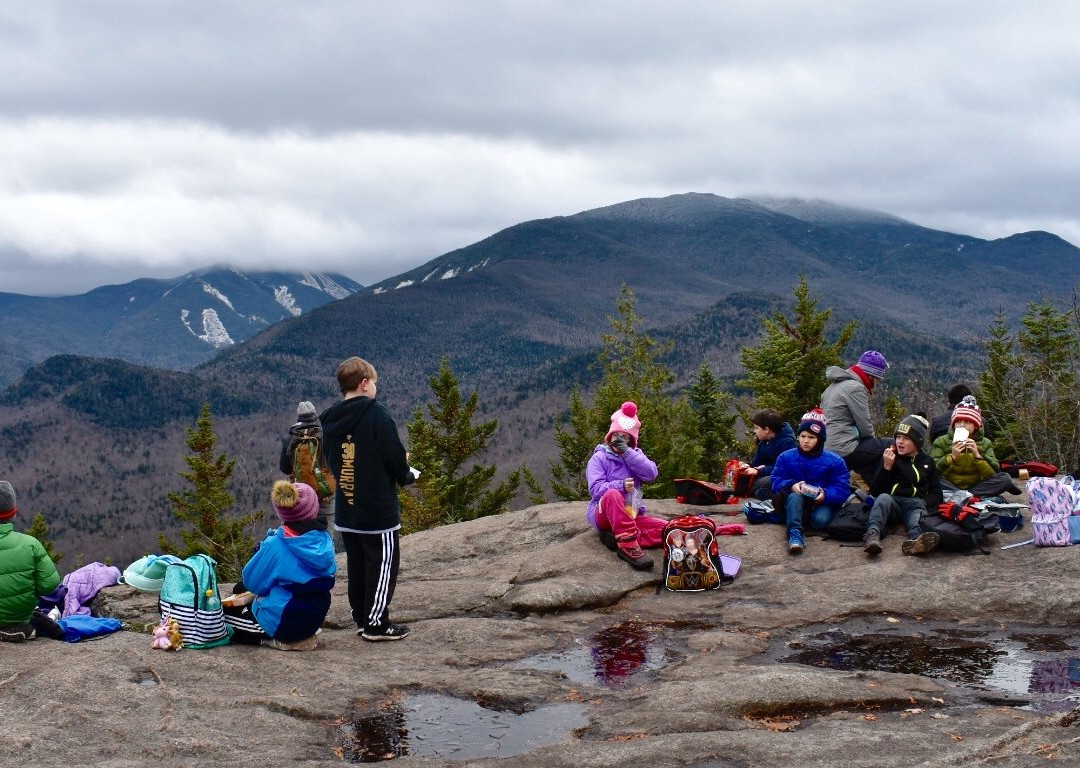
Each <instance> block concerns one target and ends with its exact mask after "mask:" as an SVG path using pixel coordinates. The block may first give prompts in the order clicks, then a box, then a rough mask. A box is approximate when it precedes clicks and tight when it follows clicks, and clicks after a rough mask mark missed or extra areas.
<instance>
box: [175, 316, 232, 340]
mask: <svg viewBox="0 0 1080 768" xmlns="http://www.w3.org/2000/svg"><path fill="white" fill-rule="evenodd" d="M190 316H191V312H189V311H188V310H186V309H181V310H180V322H182V323H183V324H184V327H185V328H187V329H188V330H189V331H191V334H192V335H193V336H195V338H197V339H199V340H200V341H204V342H206V343H207V344H209V345H210V346H212V347H214V348H215V349H221V348H222V347H228V346H230V345H232V344H234V343H235V342H234V341H233V340H232V337H230V336H229V332H228V331H227V330H225V324H224V323H222V322H221V318H220V317H218V313H217V311H216V310H213V309H204V310H203V311H202V333H199V332H198V331H197V330H196V329H195V328H192V327H191V322H190V321H189V319H188V318H189V317H190Z"/></svg>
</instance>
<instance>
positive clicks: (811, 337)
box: [739, 275, 858, 424]
mask: <svg viewBox="0 0 1080 768" xmlns="http://www.w3.org/2000/svg"><path fill="white" fill-rule="evenodd" d="M817 307H818V299H816V298H814V297H813V296H812V295H811V293H810V287H809V285H808V284H807V282H806V276H805V275H803V276H802V277H800V278H799V283H798V285H796V286H795V309H794V312H793V315H792V317H790V318H789V317H788V316H787V315H785V314H784V313H783V312H776V313H774V314H773V315H772V317H763V318H762V321H761V323H762V326H763V328H764V332H765V335H764V337H763V338H762V339H761V340H760V341H759V342H758V343H757V344H755V345H752V346H748V347H744V348H743V350H742V352H741V355H740V357H741V359H742V364H743V368H744V369H745V370H746V378H744V379H742V380H741V381H740V382H739V383H740V384H741V385H742V386H745V387H747V388H748V389H750V390H751V391H753V393H754V399H755V401H756V403H755V406H754V407H755V408H775V409H776V410H777V411H779V412H780V415H781V416H783V418H784V421H787V422H791V423H795V424H797V423H798V421H799V418H800V417H801V416H802V414H804V413H805V412H806V411H807V410H808V409H809V408H812V407H813V406H816V405H817V404H818V403H819V402H820V399H821V392H822V390H824V389H825V378H824V376H825V369H826V368H827V367H829V366H830V365H841V364H842V361H843V357H842V355H843V352H844V349H845V348H846V347H847V345H848V343H849V342H850V341H851V338H852V336H854V334H855V329H856V327H857V326H858V323H857V322H856V321H854V320H852V321H851V322H849V323H848V324H847V325H845V326H844V327H843V328H842V329H841V330H840V333H839V334H838V335H837V336H836V339H835V340H834V341H829V340H828V339H827V338H826V334H825V327H826V325H827V324H828V322H829V318H830V317H832V310H831V309H825V310H821V311H818V308H817ZM748 410H749V409H748Z"/></svg>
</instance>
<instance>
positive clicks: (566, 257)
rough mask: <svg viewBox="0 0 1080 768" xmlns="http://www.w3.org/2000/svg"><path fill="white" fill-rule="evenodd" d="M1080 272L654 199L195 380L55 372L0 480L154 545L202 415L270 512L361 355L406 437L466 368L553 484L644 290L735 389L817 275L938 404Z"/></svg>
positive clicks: (506, 245)
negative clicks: (1010, 326)
mask: <svg viewBox="0 0 1080 768" xmlns="http://www.w3.org/2000/svg"><path fill="white" fill-rule="evenodd" d="M1078 266H1080V249H1077V248H1076V247H1074V246H1072V245H1070V244H1069V243H1067V242H1066V241H1064V240H1062V239H1061V238H1058V237H1056V236H1054V235H1052V234H1049V233H1045V232H1029V233H1023V234H1017V235H1013V236H1012V237H1007V238H1002V239H1000V240H983V239H979V238H975V237H971V236H968V235H960V234H953V233H948V232H941V231H937V230H931V229H927V228H924V227H920V226H918V225H916V224H913V223H910V222H907V221H904V220H902V219H899V218H896V217H894V216H890V215H888V214H884V213H880V212H874V211H862V210H857V209H852V208H845V207H842V206H836V205H832V204H829V203H823V202H814V201H801V200H791V199H758V200H744V199H727V198H723V197H718V196H715V195H708V194H697V193H691V194H684V195H675V196H672V197H667V198H662V199H645V200H635V201H630V202H626V203H621V204H618V205H613V206H608V207H605V208H599V209H595V210H590V211H584V212H582V213H578V214H574V215H570V216H560V217H554V218H550V219H543V220H537V221H529V222H524V223H521V224H518V225H516V226H512V227H509V228H508V229H505V230H502V231H500V232H498V233H495V234H493V235H491V236H490V237H488V238H486V239H484V240H481V241H480V242H477V243H474V244H472V245H469V246H467V247H463V248H460V249H457V250H454V251H451V252H449V253H446V254H444V255H442V256H439V257H438V258H435V259H433V260H431V261H429V262H428V263H426V264H424V265H421V266H419V267H417V268H416V269H413V270H410V271H408V272H405V273H403V274H401V275H397V276H395V277H394V278H391V279H388V280H385V281H382V282H380V283H377V284H375V285H372V286H369V287H367V288H365V289H363V290H360V291H358V292H357V293H355V294H353V295H351V296H348V297H346V298H343V299H340V300H337V301H333V302H330V303H326V304H324V305H323V306H320V307H317V308H315V309H312V310H311V311H305V312H304V313H303V314H301V315H299V316H297V317H292V318H287V319H285V320H283V321H280V322H277V323H275V324H273V325H270V326H269V327H267V328H266V329H265V330H263V331H262V332H260V333H258V334H256V335H254V336H253V337H251V338H250V339H249V340H248V341H246V342H243V343H237V344H234V345H231V346H229V347H227V348H225V349H222V350H221V351H220V352H218V353H217V354H216V355H215V356H213V357H212V358H211V359H209V360H207V361H206V362H202V363H199V364H198V365H196V366H194V367H193V368H191V369H190V370H188V371H184V372H181V371H172V370H162V369H161V368H149V367H145V366H141V365H135V364H132V363H130V362H119V361H116V360H108V359H98V358H88V357H84V356H74V355H64V356H57V357H53V358H50V359H48V360H45V361H44V362H42V363H40V364H37V365H35V366H34V367H32V368H30V369H29V370H28V371H27V372H26V374H25V376H23V378H22V379H21V380H19V381H18V382H17V383H15V384H14V385H13V386H11V387H9V388H8V389H7V390H5V391H4V392H3V393H2V394H0V436H2V437H3V439H4V440H5V444H6V445H8V446H11V447H12V448H11V450H9V451H6V452H5V454H4V456H3V457H2V458H0V476H5V477H10V478H11V479H12V481H13V482H15V483H16V487H17V488H22V489H25V490H24V491H23V492H24V493H26V494H27V500H28V504H27V506H28V507H29V509H30V510H31V511H33V510H34V509H39V510H40V511H42V512H45V513H46V515H47V517H49V518H50V520H51V524H52V525H53V526H54V531H53V532H54V535H56V537H57V540H58V543H59V544H60V546H61V549H63V550H66V551H68V552H69V553H73V554H78V553H82V554H83V556H84V557H87V556H91V557H100V556H101V555H102V554H104V553H112V554H113V556H114V557H117V558H119V559H124V558H127V557H134V556H137V555H139V554H146V552H147V551H151V548H152V547H153V546H154V545H155V543H156V534H157V532H159V531H162V530H164V531H169V530H171V526H172V520H171V516H170V513H169V508H168V504H167V502H166V500H165V493H166V491H168V490H172V489H176V488H178V487H182V485H183V484H182V481H181V480H180V478H179V472H181V471H183V470H184V462H183V455H184V454H185V453H186V448H185V446H184V431H185V429H186V428H188V427H190V426H191V425H192V424H193V422H194V420H195V418H196V416H197V414H198V410H199V407H200V406H201V404H202V403H203V402H210V403H211V405H212V407H213V410H214V415H215V426H216V429H217V433H218V436H219V438H220V446H221V449H223V450H226V451H228V452H229V454H230V455H231V456H233V457H235V458H237V461H238V464H237V484H236V487H237V494H238V497H239V504H240V506H241V507H242V508H243V509H252V508H261V509H264V510H268V509H269V507H268V505H267V504H266V499H265V497H266V494H267V492H268V488H269V482H270V480H272V479H273V478H274V477H276V476H277V475H276V473H277V468H276V465H277V456H278V447H279V440H280V438H281V437H282V435H283V434H284V430H285V429H286V427H287V426H288V425H289V424H290V423H291V422H292V420H293V416H294V413H295V408H296V403H297V402H298V401H300V400H311V401H312V402H314V403H315V404H316V406H317V408H319V409H320V410H321V409H323V408H325V407H327V406H328V405H330V404H331V403H332V402H333V401H334V400H336V399H337V398H338V394H337V392H336V382H335V381H334V370H335V368H336V366H337V364H338V363H339V362H340V361H341V360H342V359H344V358H345V357H348V356H350V355H361V356H363V357H365V358H367V359H369V360H371V361H372V362H374V363H375V365H376V366H377V368H378V370H379V397H380V400H382V401H384V402H385V403H386V404H387V406H388V407H389V408H390V410H391V412H392V413H394V415H395V417H396V418H397V421H398V425H399V427H401V428H402V430H403V431H404V426H405V423H406V422H407V421H408V419H409V417H410V415H411V414H412V412H413V410H414V409H415V408H416V407H418V406H419V405H421V404H422V403H424V402H425V401H426V399H427V398H428V396H429V395H430V390H429V383H428V382H429V379H430V377H431V376H433V375H434V374H435V373H436V371H437V370H438V366H439V362H440V359H441V358H443V357H444V356H445V357H447V358H449V360H450V363H451V366H452V367H453V369H454V371H455V373H456V374H457V375H458V376H459V379H460V381H461V384H462V386H463V388H464V389H465V390H466V391H472V390H473V389H476V390H477V391H478V392H479V393H480V401H481V410H482V415H483V417H484V418H491V417H498V419H499V421H500V430H499V433H498V434H497V436H496V438H495V440H494V441H493V442H492V445H491V451H490V455H489V456H487V457H485V460H486V461H489V462H494V463H497V464H498V465H499V466H500V468H501V469H502V470H503V471H508V470H509V469H511V468H513V467H515V466H519V465H521V464H522V463H525V464H528V465H529V466H530V467H531V468H532V469H533V470H534V471H535V472H536V473H537V475H538V476H540V477H542V478H546V476H547V464H548V462H549V461H550V459H551V458H552V457H553V456H554V453H555V450H554V441H553V426H554V423H555V421H556V420H557V419H558V418H560V416H561V413H562V411H563V410H564V409H565V408H566V403H567V396H568V393H569V391H570V389H571V388H572V387H573V386H574V385H575V384H576V385H580V386H582V387H583V388H586V389H587V388H588V386H589V384H590V383H591V381H592V380H593V377H595V375H596V373H595V371H594V370H592V369H591V368H590V363H591V362H592V361H595V358H596V353H597V350H598V348H599V345H600V340H601V335H602V334H603V333H605V332H607V331H608V330H610V318H611V317H612V316H613V315H615V313H616V301H617V298H618V296H619V293H620V290H621V288H622V286H623V285H624V284H625V285H628V286H630V287H631V288H632V289H633V291H634V294H635V297H636V300H637V307H636V311H637V314H638V315H639V316H640V317H641V318H642V320H643V322H644V323H645V324H646V326H647V327H648V328H649V329H650V333H652V335H654V336H656V337H657V338H660V339H665V340H667V339H670V340H671V341H673V342H674V343H675V346H674V350H673V351H672V353H671V355H670V357H669V359H668V363H669V365H670V366H671V367H672V369H673V370H674V371H675V372H676V374H677V376H678V377H679V381H680V384H681V383H685V381H686V380H687V379H688V378H689V376H690V375H691V374H692V372H693V371H694V370H695V369H696V368H697V367H698V365H700V363H701V362H702V361H703V360H708V361H710V362H711V363H712V365H713V366H714V370H715V371H716V373H718V374H719V375H720V376H721V377H722V378H724V379H725V380H726V381H728V382H734V381H735V380H736V379H737V378H738V376H739V373H740V370H739V357H738V354H739V350H740V349H741V348H742V347H743V346H745V345H747V344H751V343H754V342H755V341H756V339H757V338H758V335H759V333H760V330H761V319H762V317H763V316H764V315H767V314H769V313H771V312H774V311H776V310H780V309H786V308H788V307H790V303H791V294H792V288H793V287H794V286H795V284H796V283H797V282H798V280H799V277H800V276H801V275H802V276H805V277H806V278H807V281H808V283H809V285H810V289H811V291H812V293H813V295H814V296H815V297H816V298H817V299H819V300H820V302H821V306H822V307H823V308H824V307H831V308H832V309H833V317H834V322H835V323H837V324H839V323H842V322H845V321H846V320H848V319H853V318H854V319H858V320H859V322H860V326H859V332H858V335H857V338H856V340H855V341H854V342H853V345H852V346H853V348H852V349H851V350H849V352H851V353H852V354H858V352H859V351H861V349H863V348H867V347H874V348H877V349H881V350H882V351H883V352H885V354H886V355H887V356H888V358H889V360H890V362H891V363H892V364H893V368H892V369H891V370H890V376H889V379H888V384H889V386H890V387H892V388H894V389H893V390H891V391H895V392H899V393H900V394H901V396H902V398H903V399H904V400H905V405H906V406H908V407H915V406H916V405H918V406H919V407H927V408H929V407H931V406H933V405H935V403H934V402H928V401H927V400H926V399H927V398H931V397H936V396H937V394H939V393H941V392H943V391H944V389H945V388H947V387H948V386H949V385H950V384H952V383H955V381H956V380H960V379H968V380H970V378H971V377H972V376H973V375H974V373H975V372H976V371H977V370H978V366H979V363H980V352H979V348H978V343H977V339H978V337H980V336H984V335H985V326H987V325H988V324H989V323H990V321H991V320H992V317H993V315H994V313H995V312H996V311H998V310H999V309H1000V310H1003V311H1004V312H1005V313H1006V315H1007V316H1008V317H1010V318H1012V319H1015V318H1017V317H1018V316H1019V315H1021V314H1022V313H1023V311H1024V309H1025V306H1026V303H1027V302H1028V301H1032V300H1038V299H1040V298H1042V297H1043V296H1045V295H1052V296H1063V295H1064V294H1065V293H1067V292H1068V291H1070V290H1071V289H1072V285H1073V282H1074V281H1075V280H1076V276H1077V275H1078V274H1080V270H1078V269H1077V267H1078ZM197 290H199V291H202V290H204V289H202V288H197ZM219 290H221V289H220V288H219ZM222 292H223V293H224V294H225V295H229V294H228V293H227V291H224V290H223V291H222ZM174 311H175V307H174ZM189 335H192V334H190V333H189ZM855 347H857V349H856V348H855ZM822 385H823V386H824V381H823V382H822ZM916 398H922V399H921V400H920V401H919V402H918V403H916V402H915V400H916ZM643 416H644V417H646V418H647V415H644V414H643ZM20 506H22V505H20ZM267 514H268V515H269V512H267ZM268 521H269V517H268ZM144 550H145V551H144Z"/></svg>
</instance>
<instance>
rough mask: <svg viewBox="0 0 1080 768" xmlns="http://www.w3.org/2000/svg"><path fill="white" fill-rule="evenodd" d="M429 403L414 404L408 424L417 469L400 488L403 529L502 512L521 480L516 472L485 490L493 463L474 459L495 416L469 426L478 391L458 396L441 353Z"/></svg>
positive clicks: (455, 382) (484, 445)
mask: <svg viewBox="0 0 1080 768" xmlns="http://www.w3.org/2000/svg"><path fill="white" fill-rule="evenodd" d="M430 384H431V390H432V393H433V394H434V395H435V402H434V403H429V404H428V405H427V415H426V416H425V414H424V409H423V408H420V407H418V408H417V409H416V410H415V411H414V412H413V417H412V420H411V421H410V422H409V424H408V430H409V445H410V446H411V448H410V452H409V460H410V462H411V463H412V465H413V466H414V467H416V468H417V469H418V470H419V471H420V477H419V478H418V479H417V481H416V483H415V484H413V485H412V486H409V487H407V488H403V489H401V491H400V494H399V497H400V499H401V505H402V522H403V528H404V529H405V531H406V532H407V533H410V532H412V531H418V530H423V529H425V528H431V527H433V526H435V525H443V524H447V523H457V522H461V521H463V520H475V519H476V518H478V517H486V516H487V515H496V514H500V513H502V512H506V511H507V509H508V508H509V504H510V502H511V501H512V500H513V499H514V497H515V496H517V493H518V488H519V486H520V484H521V474H520V470H515V471H513V472H511V473H510V475H509V477H507V479H506V480H504V481H503V482H501V483H499V484H498V485H497V486H496V487H495V488H491V487H490V486H491V483H492V480H493V478H494V476H495V470H496V467H495V465H494V464H490V465H486V464H481V463H478V462H477V457H479V456H480V455H482V454H483V453H484V451H485V450H486V449H487V445H488V443H489V442H490V441H491V438H492V437H493V436H494V435H495V431H496V430H497V429H498V427H499V422H498V420H497V419H492V420H491V421H485V422H483V423H480V424H475V425H474V424H473V419H474V417H475V416H476V410H477V405H478V403H479V395H478V394H477V393H476V392H473V393H472V395H470V396H469V398H468V399H467V400H464V401H463V400H462V396H461V390H460V388H459V386H458V380H457V377H456V376H454V372H453V370H451V368H450V361H449V359H448V358H446V357H444V358H443V359H442V362H441V364H440V365H439V373H438V375H436V376H434V377H432V378H431V379H430Z"/></svg>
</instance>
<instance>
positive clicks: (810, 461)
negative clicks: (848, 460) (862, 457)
mask: <svg viewBox="0 0 1080 768" xmlns="http://www.w3.org/2000/svg"><path fill="white" fill-rule="evenodd" d="M797 439H798V445H797V446H796V447H795V448H792V449H791V450H789V451H784V452H783V453H781V454H780V455H779V456H778V457H777V458H776V466H775V467H773V472H772V489H773V494H774V501H773V505H774V506H775V507H776V508H777V509H780V508H781V506H782V507H783V508H784V509H785V510H786V512H787V534H788V552H790V553H791V554H793V555H796V554H799V553H800V552H802V551H803V550H804V549H805V548H806V542H805V540H804V538H803V514H804V513H809V516H810V527H811V528H816V529H823V528H826V527H828V525H829V523H830V522H831V521H832V517H833V513H834V512H835V511H836V510H837V509H838V508H839V507H840V506H841V505H843V503H844V502H845V501H847V497H848V496H849V495H850V494H851V478H850V474H851V473H850V471H849V470H848V467H847V464H845V463H844V460H843V459H842V458H840V456H838V455H837V454H835V453H833V452H832V451H826V450H825V415H824V414H823V413H821V411H820V410H819V409H815V410H813V411H810V412H809V413H806V414H804V415H803V418H802V421H801V422H800V423H799V430H798V438H797Z"/></svg>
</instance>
